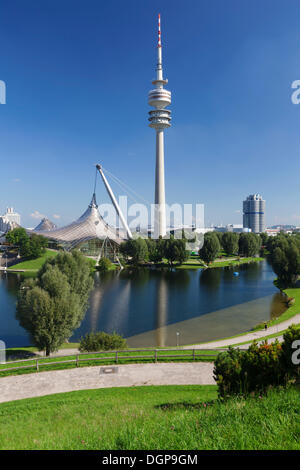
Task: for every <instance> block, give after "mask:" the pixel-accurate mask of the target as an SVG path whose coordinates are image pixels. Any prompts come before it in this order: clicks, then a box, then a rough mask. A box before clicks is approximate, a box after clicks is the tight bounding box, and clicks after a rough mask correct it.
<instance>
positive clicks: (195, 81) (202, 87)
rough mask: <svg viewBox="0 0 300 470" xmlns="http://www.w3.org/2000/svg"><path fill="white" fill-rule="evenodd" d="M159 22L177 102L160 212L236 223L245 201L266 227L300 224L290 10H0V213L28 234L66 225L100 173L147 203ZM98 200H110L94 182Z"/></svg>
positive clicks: (210, 5)
mask: <svg viewBox="0 0 300 470" xmlns="http://www.w3.org/2000/svg"><path fill="white" fill-rule="evenodd" d="M159 12H160V13H161V17H162V20H161V21H162V43H163V66H164V75H165V76H166V77H167V78H168V79H169V84H168V89H169V90H171V91H172V100H173V101H172V106H171V110H172V116H173V120H172V127H171V128H170V129H169V130H167V131H166V135H165V167H166V196H167V202H168V203H170V204H171V203H175V202H179V203H204V204H205V217H206V223H207V224H211V223H215V224H216V223H241V221H242V216H241V208H242V200H243V198H244V197H245V196H247V195H248V194H250V193H254V192H259V193H261V194H262V195H263V196H264V198H265V199H266V201H267V206H266V219H267V223H268V224H269V225H272V224H276V223H293V224H295V225H300V206H299V195H300V194H299V193H300V189H299V174H300V159H299V149H300V105H294V104H292V102H291V94H292V89H291V83H292V82H293V81H294V80H297V79H300V53H299V44H300V28H299V16H300V3H299V1H298V0H288V1H284V0H226V1H225V0H201V1H200V0H186V1H185V2H182V1H178V0H160V1H157V0H151V1H150V0H127V1H125V0H115V1H113V0H112V1H109V2H107V1H103V0H86V1H85V2H82V1H76V0H72V1H71V0H51V1H49V0H43V2H37V0H35V1H33V0H28V1H26V2H25V1H24V0H23V1H20V0H15V1H14V2H1V4H0V38H1V50H0V80H4V81H5V83H6V86H7V103H6V104H5V105H0V161H1V166H0V172H1V184H0V213H1V212H4V210H5V208H6V207H7V206H14V207H15V209H16V210H17V211H18V212H20V213H21V215H22V223H23V224H24V225H25V226H29V227H32V226H35V225H36V224H37V223H38V221H39V219H38V218H34V217H32V216H31V215H30V214H34V213H36V212H38V213H40V214H44V215H47V216H48V217H49V218H50V219H52V220H56V222H57V223H58V224H59V225H62V224H64V223H67V222H70V221H72V220H73V219H74V218H77V217H78V216H79V215H80V214H81V213H82V212H83V211H84V210H85V208H86V206H87V204H88V202H89V200H90V198H91V193H92V188H93V182H94V168H93V165H94V164H95V163H97V162H99V163H102V164H103V166H104V167H105V168H107V169H108V170H109V171H110V172H111V173H113V174H115V175H116V176H118V177H119V178H120V179H121V180H123V181H125V182H126V183H127V184H128V185H129V186H130V187H132V188H134V189H135V190H136V192H137V193H139V194H141V195H142V196H143V197H144V198H145V199H147V200H149V201H152V200H153V197H154V196H153V193H154V164H155V133H154V131H153V130H152V129H150V128H149V127H148V125H147V122H148V121H147V118H148V115H147V113H148V111H149V106H148V105H147V93H148V91H149V90H150V89H151V87H152V85H151V81H152V80H153V79H154V77H155V65H156V37H157V32H156V31H157V14H158V13H159ZM113 189H114V190H115V191H116V193H117V194H121V193H120V191H119V189H118V188H117V187H116V186H113ZM97 199H98V203H101V202H107V201H108V199H107V195H106V193H105V191H104V188H103V185H102V184H98V188H97ZM54 215H57V216H59V217H58V218H56V219H54Z"/></svg>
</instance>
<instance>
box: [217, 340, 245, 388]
mask: <svg viewBox="0 0 300 470" xmlns="http://www.w3.org/2000/svg"><path fill="white" fill-rule="evenodd" d="M244 354H245V353H244V352H243V351H241V350H240V349H239V348H236V349H234V348H232V347H231V346H230V347H229V348H228V351H226V352H222V353H220V354H218V356H217V358H216V360H215V367H214V379H215V380H216V382H217V384H218V387H219V395H220V396H221V397H225V396H227V395H234V394H239V393H242V391H243V378H242V363H243V355H244Z"/></svg>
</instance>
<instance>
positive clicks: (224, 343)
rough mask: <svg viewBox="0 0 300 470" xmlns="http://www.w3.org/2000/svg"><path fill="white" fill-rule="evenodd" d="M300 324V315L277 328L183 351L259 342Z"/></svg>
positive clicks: (276, 326) (197, 345)
mask: <svg viewBox="0 0 300 470" xmlns="http://www.w3.org/2000/svg"><path fill="white" fill-rule="evenodd" d="M298 323H300V314H297V315H295V316H294V317H292V318H290V319H289V320H286V321H283V322H282V323H279V324H278V325H275V326H270V327H269V328H268V329H267V330H258V331H254V332H253V333H251V332H250V333H247V334H245V335H241V336H236V337H235V338H229V339H221V340H216V341H211V342H209V343H200V344H195V345H193V346H183V349H190V348H191V347H192V348H195V349H210V348H212V349H215V348H224V347H226V346H230V345H232V346H234V345H235V344H239V343H244V342H249V343H250V342H251V341H253V340H255V339H256V340H259V339H260V338H263V337H265V336H268V335H272V334H274V333H280V331H284V330H286V329H287V328H288V327H289V326H290V325H293V324H295V325H297V324H298ZM275 340H276V338H271V339H269V340H268V341H269V342H273V341H275ZM278 340H279V341H282V336H279V335H278ZM243 347H247V345H244V346H243Z"/></svg>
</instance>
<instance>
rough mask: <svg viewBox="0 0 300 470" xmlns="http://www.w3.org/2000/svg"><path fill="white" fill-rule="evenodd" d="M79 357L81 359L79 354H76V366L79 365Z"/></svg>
mask: <svg viewBox="0 0 300 470" xmlns="http://www.w3.org/2000/svg"><path fill="white" fill-rule="evenodd" d="M78 359H79V357H78V354H76V367H78Z"/></svg>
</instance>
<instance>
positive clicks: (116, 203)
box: [96, 165, 132, 238]
mask: <svg viewBox="0 0 300 470" xmlns="http://www.w3.org/2000/svg"><path fill="white" fill-rule="evenodd" d="M96 168H97V170H98V171H99V173H100V175H101V178H102V180H103V183H104V186H105V188H106V190H107V192H108V195H109V197H110V200H111V202H112V204H113V206H114V208H115V209H116V211H117V214H118V216H119V217H120V219H121V222H122V225H123V227H124V228H125V230H126V232H127V236H128V238H132V233H131V230H130V228H129V227H128V224H127V222H126V220H125V217H124V215H123V213H122V211H121V208H120V206H119V204H118V202H117V200H116V198H115V195H114V193H113V191H112V189H111V187H110V185H109V183H108V181H107V179H106V177H105V175H104V173H103V170H102V167H101V165H96Z"/></svg>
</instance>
